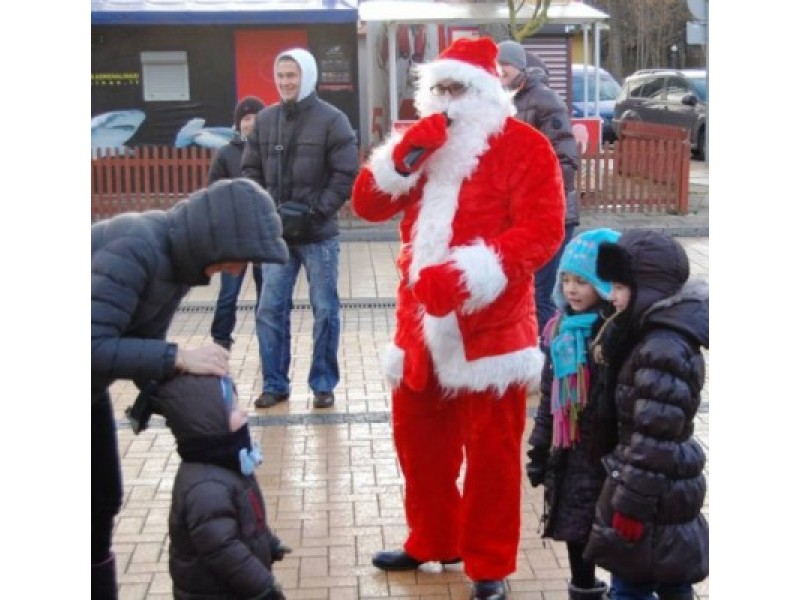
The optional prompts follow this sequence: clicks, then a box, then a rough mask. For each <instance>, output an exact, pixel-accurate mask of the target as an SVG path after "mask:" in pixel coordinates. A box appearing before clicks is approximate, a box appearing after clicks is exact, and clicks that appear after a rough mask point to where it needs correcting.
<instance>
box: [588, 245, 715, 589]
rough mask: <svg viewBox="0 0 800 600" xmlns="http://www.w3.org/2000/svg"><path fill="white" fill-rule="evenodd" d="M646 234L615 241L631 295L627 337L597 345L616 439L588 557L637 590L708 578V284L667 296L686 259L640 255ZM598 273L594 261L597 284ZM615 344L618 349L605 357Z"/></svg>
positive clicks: (669, 252)
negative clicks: (703, 419) (630, 537)
mask: <svg viewBox="0 0 800 600" xmlns="http://www.w3.org/2000/svg"><path fill="white" fill-rule="evenodd" d="M651 235H652V234H651V233H648V232H635V233H633V232H631V233H627V234H624V235H623V237H622V238H620V242H619V243H620V245H622V246H627V247H629V248H630V249H632V254H633V255H634V256H635V257H636V258H635V260H634V261H633V266H632V274H633V275H634V277H635V281H636V282H637V287H636V290H635V292H634V296H633V297H632V301H631V305H632V306H631V309H630V311H631V312H630V314H629V317H630V322H629V324H628V326H627V327H625V328H623V329H622V330H623V331H627V333H626V334H623V335H618V337H621V338H622V339H621V340H619V339H616V340H609V341H608V343H607V342H606V341H604V342H603V346H602V348H603V355H604V357H603V358H604V359H605V360H609V361H610V362H611V364H610V365H609V367H610V368H611V369H613V370H614V371H615V373H616V375H615V379H616V382H615V385H614V386H613V402H614V406H615V408H616V419H617V422H618V436H619V439H618V444H617V445H616V447H615V449H614V450H613V451H612V452H611V453H610V454H608V455H607V456H605V457H604V458H603V464H604V466H605V469H606V473H607V478H606V481H605V484H604V486H603V490H602V492H601V495H600V498H599V500H598V504H597V512H596V516H595V522H594V524H593V527H592V533H591V535H590V538H589V542H588V544H587V547H586V551H585V554H584V556H585V557H586V558H587V559H590V560H592V561H595V562H596V563H597V564H598V565H600V566H601V567H603V568H604V569H607V570H609V571H611V572H612V573H614V574H615V575H617V576H619V577H621V578H622V579H625V580H626V581H629V582H633V583H636V582H640V583H651V582H658V583H693V582H697V581H701V580H702V579H704V578H705V577H706V576H707V575H708V570H709V564H708V556H709V555H708V552H709V532H708V523H707V521H706V519H705V518H704V516H703V515H702V514H701V508H702V506H703V501H704V498H705V493H706V480H705V476H704V475H703V467H704V465H705V454H704V452H703V449H702V447H701V446H700V444H699V443H698V442H697V441H696V440H695V439H694V437H693V431H694V425H693V419H694V417H695V414H696V413H697V409H698V407H699V405H700V393H701V389H702V388H703V385H704V382H705V362H704V359H703V355H702V353H701V347H706V348H707V347H708V342H709V337H708V285H707V283H705V282H703V281H689V282H688V283H686V284H685V285H683V287H681V288H680V289H678V290H677V291H673V292H672V293H670V294H668V295H666V296H665V294H664V290H665V289H668V287H669V286H670V285H671V284H670V276H671V273H672V271H673V270H674V269H672V266H673V265H680V268H681V269H682V270H685V271H686V272H687V273H688V260H687V259H686V258H685V255H684V256H682V257H681V256H676V252H675V250H674V245H666V244H665V245H664V246H663V247H659V248H656V250H655V251H654V252H649V253H648V255H647V256H644V255H643V254H641V253H637V250H636V246H637V245H638V244H639V243H640V242H642V241H644V242H647V238H648V237H650V236H651ZM647 243H649V242H647ZM600 257H601V258H602V248H601V254H600ZM600 266H601V261H600V259H598V272H600V273H601V276H602V272H601V269H600ZM684 280H685V278H684ZM624 314H625V313H622V315H624ZM622 315H620V316H622ZM612 341H613V346H616V347H621V348H622V349H621V350H619V351H618V352H616V353H614V352H613V351H610V347H611V344H612ZM615 511H617V512H620V513H622V514H624V515H627V516H629V517H632V518H634V519H636V520H639V521H641V522H642V523H643V524H644V535H643V537H642V538H641V539H640V540H639V541H638V542H635V543H631V542H627V541H625V540H623V539H622V538H621V537H620V536H619V535H618V534H617V532H616V531H615V530H614V528H613V527H612V525H611V522H612V518H613V514H614V512H615Z"/></svg>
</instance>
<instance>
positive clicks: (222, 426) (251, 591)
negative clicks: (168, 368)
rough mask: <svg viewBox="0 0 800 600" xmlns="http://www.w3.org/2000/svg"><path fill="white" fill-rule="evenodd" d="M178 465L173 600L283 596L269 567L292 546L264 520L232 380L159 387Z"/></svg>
mask: <svg viewBox="0 0 800 600" xmlns="http://www.w3.org/2000/svg"><path fill="white" fill-rule="evenodd" d="M150 401H151V403H152V408H153V412H155V413H158V414H162V415H164V417H165V418H166V421H167V426H168V427H169V428H170V430H171V431H172V434H173V435H174V436H175V440H176V442H177V447H178V454H179V455H180V457H181V464H180V466H179V467H178V472H177V473H176V475H175V483H174V485H173V488H172V504H171V505H170V513H169V540H170V546H169V573H170V577H171V578H172V589H173V595H174V597H175V598H176V600H245V599H248V600H250V599H252V600H285V596H284V595H283V592H282V590H281V586H280V584H279V583H278V582H277V581H276V580H275V577H274V576H273V574H272V564H273V563H274V562H275V561H277V560H282V559H283V557H284V555H285V554H287V553H289V552H291V549H290V548H289V547H288V546H286V545H284V544H283V543H282V542H281V541H280V539H278V537H277V536H276V535H275V534H273V533H272V531H271V530H270V528H269V525H268V524H267V511H266V507H265V504H264V497H263V495H262V494H261V489H260V487H259V485H258V481H257V480H256V478H255V475H254V471H255V468H256V467H257V466H258V465H259V464H261V462H262V453H261V448H260V446H259V445H258V443H257V442H253V441H252V440H251V438H250V428H249V426H248V424H247V414H245V413H244V412H243V411H242V410H241V409H240V408H239V406H238V405H237V394H236V386H235V385H234V383H233V381H232V380H231V378H230V377H227V376H225V377H215V376H211V375H179V376H177V377H175V378H173V379H171V380H169V381H167V382H164V383H162V384H160V385H158V386H157V387H156V388H154V390H153V392H152V397H151V400H150Z"/></svg>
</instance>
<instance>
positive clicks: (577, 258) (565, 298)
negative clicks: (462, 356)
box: [526, 229, 620, 600]
mask: <svg viewBox="0 0 800 600" xmlns="http://www.w3.org/2000/svg"><path fill="white" fill-rule="evenodd" d="M619 236H620V234H619V233H618V232H616V231H613V230H611V229H593V230H590V231H586V232H583V233H581V234H579V235H577V236H576V237H575V238H574V239H573V240H572V241H570V243H569V244H567V246H566V248H565V249H564V254H563V255H562V257H561V261H560V263H559V267H558V273H557V276H556V287H555V289H553V291H552V298H553V302H554V304H555V305H556V307H557V308H558V312H557V313H556V314H555V316H554V317H553V318H552V319H550V321H548V323H547V324H546V325H545V326H544V329H543V331H542V349H543V351H545V353H546V361H545V365H544V368H543V372H542V378H541V380H542V383H541V398H540V402H539V407H538V409H537V414H536V418H535V424H534V428H533V431H532V432H531V436H530V438H529V440H528V444H529V447H530V449H529V450H528V458H529V459H530V461H529V462H528V464H527V466H526V470H527V474H528V478H529V480H530V482H531V485H533V487H537V486H538V485H540V484H542V483H544V485H545V494H544V512H543V515H542V524H543V527H544V531H543V533H542V537H545V538H552V539H554V540H560V541H564V542H566V543H567V553H568V556H569V563H570V571H571V574H572V578H571V580H570V582H569V586H568V592H569V598H570V599H574V598H583V599H586V600H591V599H597V600H600V599H601V598H603V597H604V594H605V593H606V591H607V586H606V584H605V583H603V582H601V581H600V580H598V579H596V577H595V565H594V564H593V563H587V562H585V561H584V560H583V557H582V554H583V549H584V547H585V545H586V541H587V540H588V537H589V532H590V530H591V525H592V520H593V517H594V507H595V502H596V501H597V498H598V496H599V494H600V489H601V487H602V484H603V481H604V479H605V472H604V470H603V468H602V466H601V465H600V463H599V461H598V460H597V457H596V456H595V455H594V453H593V452H591V451H590V449H589V444H590V443H591V440H590V439H589V438H590V437H591V432H592V426H591V422H592V420H593V417H594V411H595V408H596V407H595V404H596V402H595V401H593V398H594V397H595V396H596V394H598V393H601V388H602V381H601V380H600V379H601V378H600V377H593V374H594V373H596V372H597V369H596V368H595V365H594V362H593V360H592V357H591V355H590V352H589V347H590V345H591V343H592V341H593V338H594V336H595V335H597V332H598V330H599V329H600V328H601V326H602V324H603V322H604V320H605V319H606V318H607V317H608V315H610V313H611V307H610V305H609V303H608V302H607V301H608V298H609V295H610V294H611V284H610V282H605V281H602V280H601V279H600V278H599V277H598V276H597V269H596V260H597V251H598V248H599V246H600V244H601V243H602V242H612V243H613V242H616V241H617V239H619Z"/></svg>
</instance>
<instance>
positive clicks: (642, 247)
mask: <svg viewBox="0 0 800 600" xmlns="http://www.w3.org/2000/svg"><path fill="white" fill-rule="evenodd" d="M597 275H598V276H599V277H600V279H603V280H605V281H615V282H617V283H624V284H625V285H628V286H630V287H631V302H630V305H629V306H628V308H627V309H626V310H625V311H624V312H625V313H627V314H626V315H625V317H626V319H628V320H629V321H630V322H631V323H632V324H634V325H636V324H638V323H640V322H641V318H642V315H643V314H644V312H645V311H646V310H647V309H648V308H650V307H651V306H652V305H653V304H655V303H656V302H659V301H661V300H665V299H666V298H669V297H671V296H674V295H675V294H677V293H678V290H680V289H681V288H682V287H683V285H684V284H685V283H686V281H687V280H688V279H689V257H688V256H687V255H686V251H685V250H684V249H683V247H682V246H681V245H680V244H679V243H678V242H677V241H675V240H674V239H673V238H671V237H669V236H667V235H664V234H663V233H659V232H658V231H654V230H651V229H637V230H632V231H628V232H626V233H623V234H622V236H620V238H619V240H617V242H616V243H615V244H612V243H609V242H604V243H602V244H600V248H599V250H598V252H597Z"/></svg>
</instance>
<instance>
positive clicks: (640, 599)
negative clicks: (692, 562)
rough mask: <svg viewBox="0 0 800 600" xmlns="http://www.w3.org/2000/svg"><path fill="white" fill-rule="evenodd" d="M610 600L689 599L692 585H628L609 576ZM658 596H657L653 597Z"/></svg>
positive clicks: (615, 577)
mask: <svg viewBox="0 0 800 600" xmlns="http://www.w3.org/2000/svg"><path fill="white" fill-rule="evenodd" d="M610 592H611V594H610V595H611V600H655V599H656V598H657V597H658V598H659V599H661V598H664V599H665V600H667V599H671V598H680V599H681V600H683V598H687V599H688V598H691V597H692V584H690V583H676V584H666V583H659V584H656V583H652V584H638V583H628V582H626V581H624V580H623V579H620V578H619V577H617V576H615V575H613V574H612V575H611V590H610ZM655 594H658V596H655Z"/></svg>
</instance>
